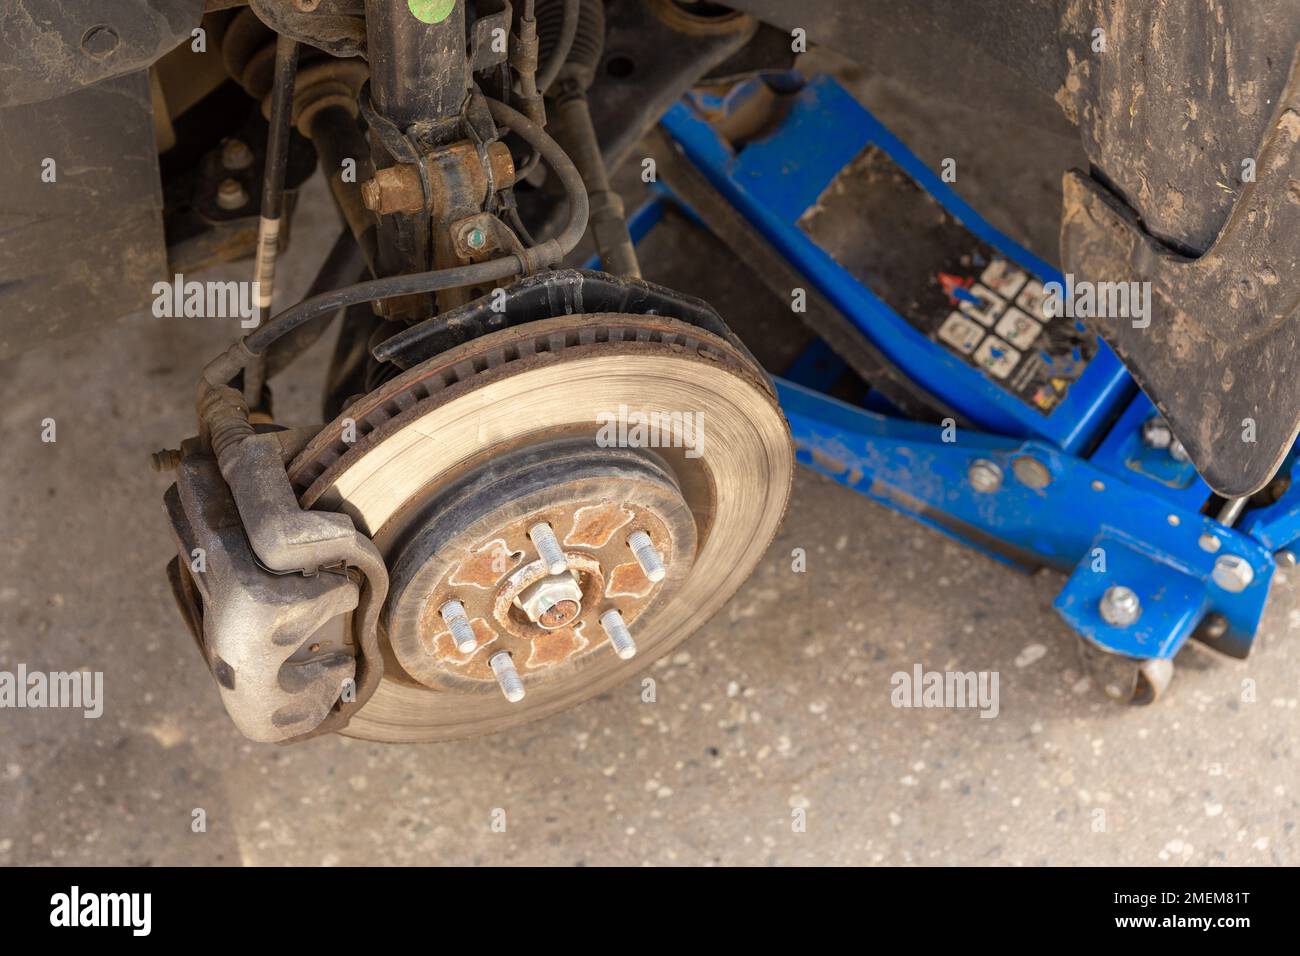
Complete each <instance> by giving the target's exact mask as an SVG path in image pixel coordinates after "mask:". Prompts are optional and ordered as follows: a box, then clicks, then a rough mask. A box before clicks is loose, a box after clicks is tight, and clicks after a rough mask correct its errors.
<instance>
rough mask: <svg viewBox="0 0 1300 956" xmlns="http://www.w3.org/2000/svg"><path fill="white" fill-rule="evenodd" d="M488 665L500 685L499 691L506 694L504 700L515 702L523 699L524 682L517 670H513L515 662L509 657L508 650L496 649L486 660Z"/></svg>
mask: <svg viewBox="0 0 1300 956" xmlns="http://www.w3.org/2000/svg"><path fill="white" fill-rule="evenodd" d="M488 666H489V667H491V668H492V673H493V674H495V675H496V677H497V683H498V684H499V685H501V693H503V694H505V695H506V700H508V701H510V703H512V704H517V703H519V702H520V701H521V700H523V699H524V682H523V681H522V680H521V679H520V677H519V671H517V670H515V662H514V660H512V659H511V657H510V652H509V651H497V652H496V653H495V654H493V655H492V658H491V660H489V661H488Z"/></svg>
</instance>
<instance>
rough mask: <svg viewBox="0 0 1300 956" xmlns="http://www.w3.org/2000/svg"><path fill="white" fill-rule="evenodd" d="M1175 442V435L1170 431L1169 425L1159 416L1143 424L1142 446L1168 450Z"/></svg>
mask: <svg viewBox="0 0 1300 956" xmlns="http://www.w3.org/2000/svg"><path fill="white" fill-rule="evenodd" d="M1173 440H1174V433H1173V432H1171V431H1170V430H1169V423H1168V422H1166V421H1165V420H1164V419H1163V418H1161V417H1160V416H1159V415H1157V416H1156V417H1155V418H1148V419H1147V420H1146V421H1144V422H1143V423H1142V444H1144V445H1146V446H1147V447H1148V448H1168V447H1169V443H1170V442H1172V441H1173Z"/></svg>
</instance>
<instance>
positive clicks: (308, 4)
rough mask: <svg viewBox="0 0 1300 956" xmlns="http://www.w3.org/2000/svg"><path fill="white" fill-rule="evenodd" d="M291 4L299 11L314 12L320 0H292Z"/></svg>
mask: <svg viewBox="0 0 1300 956" xmlns="http://www.w3.org/2000/svg"><path fill="white" fill-rule="evenodd" d="M293 5H294V8H295V9H297V10H298V11H300V12H301V13H314V12H315V11H316V8H317V7H319V6H320V0H293Z"/></svg>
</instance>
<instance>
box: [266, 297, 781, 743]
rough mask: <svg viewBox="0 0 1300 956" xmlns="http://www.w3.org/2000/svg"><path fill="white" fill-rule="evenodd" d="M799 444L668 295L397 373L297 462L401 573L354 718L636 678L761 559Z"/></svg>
mask: <svg viewBox="0 0 1300 956" xmlns="http://www.w3.org/2000/svg"><path fill="white" fill-rule="evenodd" d="M353 432H354V433H355V441H352V442H348V441H345V440H344V439H345V438H347V437H350V436H351V435H352V433H353ZM793 464H794V463H793V456H792V453H791V447H790V437H789V431H788V429H787V427H786V424H785V420H784V418H783V417H782V415H781V412H780V409H779V407H778V406H777V403H776V399H775V396H774V395H773V392H772V389H771V386H770V383H769V381H768V379H767V377H766V375H765V374H764V373H763V372H762V370H761V369H760V368H758V367H757V365H756V364H755V363H754V361H753V359H752V358H751V357H750V356H749V355H748V353H747V352H745V350H744V349H743V347H741V346H740V345H739V344H738V343H736V342H734V341H732V340H728V339H725V338H722V337H720V336H718V335H714V334H711V333H709V332H706V331H703V330H701V329H699V328H696V327H694V326H692V325H690V324H687V323H684V322H680V321H677V320H673V319H667V318H663V317H660V316H653V315H616V314H598V315H574V316H565V317H562V318H555V319H547V320H544V321H539V322H530V323H526V324H523V325H519V326H515V327H512V328H507V329H504V330H501V331H497V332H492V333H490V334H487V335H484V336H482V337H480V338H476V339H473V340H472V341H469V342H465V343H463V344H462V345H459V346H457V347H456V348H454V349H452V350H450V351H448V352H445V353H442V354H440V355H438V356H436V357H434V358H432V359H430V360H428V361H426V362H424V363H422V364H421V365H418V366H416V367H414V368H412V369H410V370H409V371H407V372H404V373H403V374H401V375H400V376H398V377H396V378H394V379H393V380H391V381H389V382H387V383H385V384H384V385H382V386H380V388H378V389H377V390H376V391H374V392H372V393H371V394H369V395H367V396H365V397H364V398H361V399H359V400H358V401H356V402H354V403H353V404H352V405H351V406H349V407H348V408H347V409H346V410H345V411H344V412H343V416H342V417H340V418H339V419H337V420H336V421H334V422H333V423H331V424H330V425H328V426H327V427H326V428H325V429H324V430H322V432H321V433H320V434H319V435H318V436H317V437H316V438H315V439H313V441H312V442H311V443H310V444H309V445H308V446H307V448H306V449H305V450H304V451H303V452H302V453H301V454H300V455H299V456H298V457H297V458H296V459H295V460H294V461H293V462H292V463H291V465H290V469H289V475H290V478H291V480H292V481H293V482H294V486H295V489H296V490H297V491H298V492H299V495H300V501H301V502H302V504H303V506H304V507H311V508H322V509H328V510H339V511H344V512H346V513H347V514H349V515H350V516H351V517H352V519H353V520H354V521H355V522H356V525H357V527H358V528H360V529H362V530H363V531H364V532H366V533H367V534H369V535H370V536H371V537H372V539H373V540H374V542H375V544H376V546H377V547H378V548H379V550H380V552H381V553H382V554H383V556H384V560H385V563H386V564H387V565H388V568H389V574H390V577H391V586H390V589H389V595H388V599H387V601H386V602H385V606H384V609H383V612H382V615H381V618H380V637H381V642H382V643H383V645H384V657H385V675H384V678H383V681H382V683H381V684H380V686H379V689H378V690H377V691H376V692H375V694H374V696H373V697H372V698H371V699H370V700H369V702H368V703H367V704H366V705H365V707H364V708H362V710H361V711H360V712H359V713H358V714H357V715H356V716H355V717H354V718H353V719H352V722H351V724H350V725H349V726H348V728H347V730H346V733H348V734H349V735H352V736H357V737H364V738H367V739H372V740H384V741H427V740H446V739H451V738H457V737H464V736H470V735H474V734H482V733H490V732H494V731H497V730H501V729H504V728H506V727H510V726H514V725H516V724H520V723H523V722H525V721H529V720H535V719H537V718H540V717H544V716H547V715H548V714H552V713H555V712H556V711H559V710H561V709H563V708H565V707H569V706H572V705H573V704H576V703H578V702H579V701H581V700H584V699H586V698H588V697H591V696H593V695H595V694H599V693H601V692H602V691H605V690H607V689H608V688H610V687H612V686H614V685H615V684H617V683H619V682H621V681H623V680H625V679H626V678H627V677H629V676H630V675H631V674H632V673H633V672H635V671H637V670H639V669H641V668H643V667H646V666H648V665H649V664H650V663H651V662H652V661H653V660H655V659H656V658H657V657H659V656H661V655H663V654H665V653H667V652H668V651H670V650H672V648H674V647H675V646H676V645H677V644H679V643H680V642H681V641H683V640H685V639H686V637H688V636H689V635H690V634H691V633H692V632H693V631H694V630H695V629H696V628H698V627H699V626H700V625H701V624H703V623H704V622H705V621H706V620H707V619H708V618H709V617H710V616H711V615H712V614H713V613H714V612H715V611H717V610H718V608H720V607H721V606H722V605H723V604H724V603H726V601H727V600H728V599H729V598H730V597H731V596H732V594H734V593H735V591H736V590H737V589H738V588H739V587H740V585H741V584H742V583H743V582H744V581H745V579H746V578H747V577H748V576H749V574H750V572H751V571H752V570H753V568H754V565H755V564H756V563H757V562H758V560H759V558H760V557H761V556H762V554H763V552H764V551H765V550H766V548H767V546H768V544H769V543H770V542H771V540H772V537H773V536H774V535H775V533H776V530H777V527H778V525H779V524H780V521H781V517H782V515H783V514H784V511H785V506H786V501H787V499H788V497H789V493H790V482H791V477H792V472H793Z"/></svg>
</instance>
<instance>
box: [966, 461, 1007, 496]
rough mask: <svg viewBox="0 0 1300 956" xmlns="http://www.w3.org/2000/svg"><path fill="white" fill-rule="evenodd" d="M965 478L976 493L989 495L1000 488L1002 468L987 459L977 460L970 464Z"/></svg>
mask: <svg viewBox="0 0 1300 956" xmlns="http://www.w3.org/2000/svg"><path fill="white" fill-rule="evenodd" d="M966 477H967V478H969V479H970V483H971V487H972V488H974V489H975V490H976V491H979V492H983V493H985V494H989V493H991V492H994V491H997V490H998V489H999V488H1001V487H1002V466H1001V465H999V464H998V463H997V462H996V461H989V460H988V459H987V458H977V459H975V460H974V461H973V462H971V463H970V469H969V470H968V471H967V472H966Z"/></svg>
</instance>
